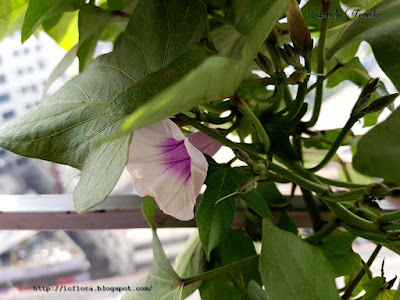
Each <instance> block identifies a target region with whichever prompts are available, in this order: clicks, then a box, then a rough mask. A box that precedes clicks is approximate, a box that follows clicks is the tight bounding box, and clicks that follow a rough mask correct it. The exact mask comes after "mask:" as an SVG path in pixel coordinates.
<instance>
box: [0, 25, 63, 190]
mask: <svg viewBox="0 0 400 300" xmlns="http://www.w3.org/2000/svg"><path fill="white" fill-rule="evenodd" d="M64 53H65V51H64V50H63V49H61V48H60V47H59V46H57V45H56V44H55V43H54V42H53V40H52V39H51V38H49V37H48V36H46V35H45V34H39V35H37V36H34V37H31V38H30V39H29V40H28V41H26V42H25V43H24V44H23V45H22V44H21V35H20V33H19V32H15V33H14V34H12V35H10V36H8V37H7V38H5V39H4V40H3V41H2V42H1V43H0V126H4V125H5V124H7V123H9V122H10V121H11V120H13V119H15V118H17V117H20V116H22V115H24V114H26V113H28V112H29V111H30V110H32V109H33V108H35V107H36V106H37V105H39V103H40V101H41V99H42V96H43V95H42V94H43V87H44V85H45V83H46V80H47V78H48V77H49V75H50V74H51V72H52V70H53V69H54V67H55V66H56V65H57V63H58V62H59V61H60V60H61V59H62V57H63V55H64ZM62 80H63V81H64V82H65V81H66V78H64V79H62ZM54 171H55V169H54V166H52V164H50V163H47V162H42V161H38V160H33V159H28V158H25V157H21V156H18V155H15V154H13V153H11V152H9V151H7V150H5V149H2V148H0V193H1V194H16V193H19V194H24V193H32V192H33V193H35V192H36V193H53V192H56V186H57V184H55V182H54ZM52 173H53V174H52Z"/></svg>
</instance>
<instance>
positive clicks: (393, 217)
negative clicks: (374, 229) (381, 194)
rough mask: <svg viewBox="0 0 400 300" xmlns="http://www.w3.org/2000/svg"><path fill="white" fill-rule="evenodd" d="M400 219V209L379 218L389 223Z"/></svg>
mask: <svg viewBox="0 0 400 300" xmlns="http://www.w3.org/2000/svg"><path fill="white" fill-rule="evenodd" d="M397 220H400V210H398V211H395V212H391V213H388V214H385V215H383V216H382V217H380V218H379V221H380V222H382V223H389V222H393V221H397Z"/></svg>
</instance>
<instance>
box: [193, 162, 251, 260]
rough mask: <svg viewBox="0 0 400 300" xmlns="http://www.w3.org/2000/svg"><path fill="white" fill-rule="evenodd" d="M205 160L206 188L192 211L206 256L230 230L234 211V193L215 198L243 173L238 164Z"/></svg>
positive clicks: (230, 190) (230, 189)
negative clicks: (207, 165)
mask: <svg viewBox="0 0 400 300" xmlns="http://www.w3.org/2000/svg"><path fill="white" fill-rule="evenodd" d="M208 162H209V167H208V175H207V180H206V182H205V184H206V185H207V189H206V191H205V192H204V195H203V199H202V201H201V202H200V205H199V207H198V209H197V211H196V223H197V226H198V228H199V234H200V240H201V243H202V245H203V247H204V251H205V252H206V255H207V259H208V260H209V259H210V253H211V251H212V250H213V249H214V248H215V247H217V246H218V244H219V243H220V242H221V241H222V240H223V239H224V238H225V236H226V234H227V233H228V232H229V231H230V228H231V225H232V222H233V218H234V216H235V211H236V203H235V195H232V196H230V197H228V198H226V199H223V200H222V201H220V202H218V203H216V202H217V201H218V200H220V199H221V198H222V197H226V196H228V195H231V194H232V193H234V192H235V191H236V189H237V188H238V186H239V184H240V183H241V181H243V180H244V179H245V176H243V175H244V174H242V173H241V172H240V169H239V168H229V166H227V165H218V164H216V163H215V162H214V161H213V160H212V159H210V158H209V159H208Z"/></svg>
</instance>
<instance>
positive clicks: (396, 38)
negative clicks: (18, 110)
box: [0, 0, 400, 300]
mask: <svg viewBox="0 0 400 300" xmlns="http://www.w3.org/2000/svg"><path fill="white" fill-rule="evenodd" d="M289 1H292V2H291V5H292V8H293V7H294V8H297V5H296V3H294V2H293V1H294V0H284V1H282V0H280V1H279V0H231V1H227V0H204V1H201V0H192V1H185V0H168V1H167V0H165V1H159V0H100V1H83V0H67V1H61V0H56V1H49V0H43V1H42V0H40V1H39V0H30V1H29V4H28V1H26V0H16V1H14V0H13V1H7V0H0V38H2V37H4V36H6V35H7V34H10V33H12V32H14V31H15V30H19V29H22V41H25V40H26V39H28V38H29V37H30V36H31V35H32V34H33V33H35V32H37V31H38V30H44V31H45V32H46V33H47V34H48V35H49V36H51V37H52V38H53V39H54V40H55V41H56V42H57V43H58V44H59V45H60V46H61V47H63V48H64V49H66V50H68V53H67V54H66V55H65V57H64V58H63V60H62V61H61V62H60V63H59V65H58V66H57V67H56V68H55V70H54V71H53V73H52V74H51V76H50V78H49V80H48V82H47V84H46V85H45V88H44V90H45V91H44V94H46V92H47V90H48V88H49V87H50V86H51V85H52V84H53V83H54V82H55V80H56V79H57V78H59V77H60V76H61V75H62V74H63V73H64V72H65V70H66V69H67V68H68V67H69V66H70V65H71V64H72V62H73V61H74V60H75V58H76V57H78V58H79V63H80V66H79V67H80V74H79V75H78V76H76V77H75V78H73V79H72V80H70V81H69V82H67V83H66V84H65V85H64V86H63V87H62V88H61V89H60V90H59V91H57V92H56V93H54V94H53V95H51V96H49V97H48V98H45V99H44V100H43V102H42V103H41V105H40V106H39V107H38V108H36V109H35V110H34V111H32V112H30V113H28V114H27V115H25V116H23V117H21V118H19V119H17V120H15V121H14V122H11V123H10V124H8V125H7V126H6V127H4V128H1V129H0V146H1V147H3V148H5V149H8V150H10V151H12V152H15V153H17V154H19V155H23V156H27V157H33V158H40V159H44V160H48V161H52V162H57V163H61V164H66V165H70V166H72V167H74V168H76V169H79V170H81V177H80V181H79V183H78V185H77V187H76V189H75V191H74V195H73V199H74V204H75V207H76V210H77V211H78V212H79V213H85V212H86V211H88V210H89V209H91V208H93V207H95V206H96V205H98V204H99V203H101V202H102V201H104V199H106V197H107V196H108V195H109V193H110V192H111V190H112V189H113V188H114V186H115V184H116V182H117V180H118V179H119V177H120V175H121V172H122V170H123V169H124V167H125V166H126V164H127V162H128V160H129V157H128V153H129V150H133V151H136V149H139V150H140V148H139V147H137V145H135V144H132V143H131V138H132V133H133V132H134V131H135V130H138V129H140V128H142V127H145V126H148V125H151V124H154V123H156V122H158V121H161V120H164V119H167V118H170V119H171V120H172V121H174V122H175V124H177V125H178V126H179V127H180V128H181V130H182V132H183V133H184V134H185V135H186V134H187V135H189V134H190V133H191V132H193V131H195V130H200V131H202V132H203V133H205V134H206V135H208V136H209V137H211V138H213V139H214V140H217V141H219V142H220V143H221V144H222V145H223V146H225V147H228V148H231V149H232V150H233V153H234V154H235V155H236V156H237V157H236V158H234V159H232V160H231V161H230V162H229V163H227V164H218V163H216V162H215V161H214V160H213V159H212V158H210V157H208V156H206V157H207V163H208V173H207V174H203V175H204V176H206V175H207V178H206V179H205V182H204V183H205V185H206V186H207V188H206V190H205V192H204V195H203V197H199V198H202V200H201V201H200V203H199V204H198V205H197V206H196V214H195V216H196V220H195V221H196V223H197V227H198V230H199V233H198V234H196V235H194V236H193V237H192V238H191V239H190V240H189V241H188V244H187V246H186V248H185V250H184V252H183V253H182V254H181V255H180V256H179V257H178V259H177V260H176V263H175V269H176V271H175V270H174V269H173V268H172V267H171V265H170V264H169V262H168V259H167V257H166V255H165V253H164V251H163V249H162V246H161V243H160V240H159V238H158V237H157V233H156V230H155V227H154V213H155V209H156V202H158V203H160V202H159V200H160V199H159V196H160V195H157V193H155V195H154V198H155V199H153V198H146V199H145V200H144V202H143V205H142V210H143V214H144V215H145V217H146V219H147V221H148V222H149V223H150V226H151V228H152V231H153V240H154V242H153V244H154V246H153V249H154V250H153V251H154V263H153V266H152V269H151V272H150V274H149V276H148V277H147V279H146V280H144V281H142V282H140V283H137V284H135V285H134V287H136V286H148V287H149V288H150V287H151V291H150V292H149V291H142V292H138V291H136V290H135V291H133V292H131V293H127V294H126V295H125V297H124V299H184V298H185V297H187V296H188V295H190V294H191V293H193V292H194V291H195V290H196V289H198V290H199V291H200V294H201V296H202V298H203V299H225V298H226V299H232V300H234V299H264V300H265V299H272V300H274V299H296V300H298V299H300V300H302V299H306V300H309V299H327V300H330V299H339V291H338V290H337V289H336V288H335V278H338V277H340V276H345V277H346V280H347V286H346V287H345V295H346V294H352V293H353V294H356V293H358V292H360V291H361V290H362V287H363V288H364V289H365V292H366V294H365V295H364V296H363V297H362V298H361V299H367V300H368V299H382V300H383V299H388V300H392V299H396V298H395V297H397V298H399V297H400V295H399V293H397V295H396V291H393V290H390V288H392V287H391V285H392V283H393V281H392V282H386V279H385V278H383V275H382V277H377V278H373V279H372V277H373V276H372V274H370V271H369V270H368V266H367V265H366V264H364V263H362V261H361V258H360V256H359V255H358V254H357V253H354V251H353V249H352V242H353V241H354V239H355V237H356V236H359V237H363V238H366V239H370V240H372V241H374V242H375V243H376V244H380V245H382V246H384V247H386V248H388V249H390V250H392V251H394V252H395V253H397V254H400V234H399V232H400V224H399V219H400V212H393V213H386V214H385V213H384V212H383V211H382V209H381V208H380V202H379V201H377V200H380V199H382V198H384V197H387V196H391V197H397V196H398V195H399V194H400V193H399V190H400V175H399V172H398V171H397V169H399V168H400V164H399V161H400V160H399V153H400V152H399V150H400V145H399V140H400V136H399V134H398V132H399V128H400V123H399V122H400V121H399V120H400V109H399V108H398V109H397V110H395V106H396V104H393V101H394V100H395V98H396V97H397V96H398V94H397V93H394V91H391V89H392V88H393V87H392V86H391V85H388V88H386V86H385V85H384V84H383V82H382V81H385V79H383V78H382V81H380V80H379V79H373V78H371V77H370V74H369V72H370V73H371V74H372V72H373V71H372V70H371V69H372V68H371V65H370V64H369V61H373V60H371V59H369V56H370V53H369V52H368V51H359V50H363V49H364V48H361V49H359V46H360V43H361V42H362V41H367V42H368V43H369V44H370V45H371V47H372V50H373V54H374V55H375V57H376V59H377V61H378V63H379V65H380V67H381V69H382V70H383V72H384V73H386V75H388V77H389V78H390V79H391V80H392V82H393V83H394V85H395V87H397V88H399V87H400V77H399V75H398V72H397V69H398V68H399V60H398V59H397V57H399V54H400V53H399V47H397V46H396V45H397V44H399V42H400V31H399V30H398V23H399V22H398V15H399V14H400V1H399V0H386V1H380V0H368V1H360V0H342V1H331V4H330V9H329V12H330V13H334V12H335V11H336V13H338V14H339V16H338V18H337V19H336V18H329V20H328V21H327V23H326V22H323V21H322V18H320V17H318V16H317V15H318V14H319V13H320V10H321V9H322V5H323V3H325V4H327V3H328V2H330V1H320V0H310V1H307V3H306V5H305V6H304V7H303V8H302V13H297V14H296V13H294V14H291V13H289V14H288V15H290V18H289V21H287V20H285V19H283V18H284V17H285V15H286V14H287V13H288V12H287V8H288V4H289ZM297 2H300V1H297ZM373 6H375V7H373ZM347 7H350V8H362V9H370V11H369V12H367V13H372V12H374V13H379V14H380V17H376V18H365V17H357V18H356V19H355V20H350V19H348V18H345V17H344V13H345V12H344V10H345V8H347ZM25 11H26V13H25ZM296 11H297V10H296ZM297 12H298V11H297ZM351 12H352V10H348V11H347V13H351ZM359 13H360V12H359ZM24 16H25V17H24ZM288 22H289V23H290V26H289V24H288ZM293 24H294V25H295V24H302V25H303V26H297V27H296V26H293ZM321 24H322V26H321ZM325 25H326V26H325ZM307 26H308V27H309V28H307ZM309 31H311V34H312V37H313V39H314V41H315V42H317V41H318V43H314V44H315V45H314V49H311V48H310V47H311V46H310V43H308V42H307V45H303V46H304V47H305V48H304V47H303V48H304V49H302V50H303V51H301V49H300V48H297V49H295V48H291V46H289V45H288V44H290V43H293V44H294V45H295V46H296V44H299V45H300V44H301V43H302V37H306V39H307V41H308V37H309ZM324 36H325V38H324ZM100 40H104V41H109V42H111V43H113V50H112V51H111V52H110V53H108V54H105V55H102V56H100V57H98V58H93V56H94V52H95V51H94V50H95V48H96V46H97V45H98V42H99V41H100ZM284 44H285V45H284ZM277 47H279V48H280V49H278V48H277ZM282 47H283V49H286V50H284V51H281V49H282ZM306 48H307V49H306ZM308 48H310V49H308ZM305 50H307V51H305ZM288 52H290V53H288ZM309 52H312V53H311V54H310V53H309ZM309 54H310V55H309ZM325 54H327V55H325ZM301 56H303V57H301ZM304 56H305V57H304ZM255 59H256V60H255ZM328 59H329V60H328ZM366 62H367V63H366ZM260 69H261V70H263V71H264V72H265V73H262V72H261V70H260ZM315 81H317V82H316V83H314V82H315ZM346 81H347V82H351V83H353V84H354V85H355V86H356V87H359V88H360V96H359V98H358V100H357V99H348V97H347V95H346V97H344V98H343V101H351V100H354V102H355V101H357V102H356V104H355V107H354V108H353V109H352V111H351V115H350V118H349V119H348V121H347V123H346V125H345V126H344V127H343V128H337V129H329V130H316V128H314V125H315V124H316V123H315V122H316V121H317V120H318V121H319V118H320V116H319V112H320V111H321V105H322V111H323V110H324V105H325V103H324V101H323V100H325V99H327V98H328V97H330V96H332V95H333V94H334V93H335V92H336V91H337V90H338V87H342V86H343V82H346ZM314 88H315V90H314ZM388 90H389V91H390V93H391V94H389V92H388ZM314 91H315V95H314ZM314 96H315V100H314V102H312V101H309V100H312V98H314ZM310 103H312V105H313V109H312V117H311V121H305V119H308V118H309V117H308V114H309V113H311V110H310V109H309V107H308V105H309V104H310ZM339 105H340V104H339ZM386 107H387V108H389V109H390V110H391V111H392V112H393V113H392V114H391V115H390V117H389V118H388V119H387V120H385V121H384V122H382V123H381V124H378V125H376V126H375V127H373V128H372V129H371V130H370V131H369V132H368V133H367V134H365V135H363V136H356V135H355V134H354V133H353V131H352V127H353V125H354V124H356V123H357V122H359V121H360V120H361V118H363V119H364V123H363V125H364V127H367V126H374V125H375V124H376V123H377V120H378V117H379V115H380V114H381V112H382V111H383V110H384V109H385V108H386ZM334 113H342V112H341V111H340V107H339V111H335V112H334ZM344 113H346V114H347V112H344ZM336 127H337V126H336ZM334 128H335V127H334ZM354 132H355V131H354ZM165 138H169V137H165ZM187 143H189V144H190V143H194V142H193V141H192V140H190V138H189V139H187V140H185V143H184V145H185V147H188V145H189V144H187ZM189 146H190V145H189ZM340 146H350V147H351V149H352V151H353V154H354V158H353V160H352V163H350V161H349V160H347V158H346V159H344V158H341V157H339V154H338V153H336V152H337V151H338V148H339V147H340ZM134 147H137V148H136V149H135V148H134ZM132 148H133V149H132ZM139 150H138V151H139ZM188 152H191V151H188ZM191 156H193V155H192V152H191ZM192 159H193V157H192ZM236 159H239V160H240V163H241V164H244V165H241V166H240V167H236V164H237V163H238V161H236ZM185 162H186V160H185ZM330 162H333V163H336V166H337V167H338V172H337V174H336V173H335V174H332V176H330V175H331V174H330V173H329V172H327V173H325V172H322V173H317V174H315V172H316V171H318V170H320V169H322V168H324V167H325V166H326V165H327V164H328V163H330ZM178 163H180V162H178ZM149 165H150V164H149ZM163 166H164V164H163ZM194 167H195V166H194V164H193V165H190V171H191V172H193V171H195V170H194V169H193V168H194ZM205 169H206V168H205V166H204V168H203V169H202V170H203V171H204V173H205ZM160 170H161V168H160ZM328 170H329V169H328ZM333 170H334V171H336V169H335V168H333ZM164 171H165V173H167V172H168V170H164ZM160 172H161V171H160ZM191 174H192V173H190V175H191ZM160 175H165V174H164V173H160ZM335 175H338V177H339V179H336V176H335ZM143 176H145V175H143ZM325 176H326V177H325ZM165 178H166V180H167V181H168V179H169V177H168V176H165ZM187 178H191V177H187ZM380 178H382V179H384V181H380ZM149 182H151V180H149ZM202 183H203V182H199V183H198V184H199V186H200V184H202ZM149 184H152V183H149ZM278 188H279V189H278ZM282 188H283V189H284V190H286V191H287V190H290V189H291V191H292V195H286V196H283V195H282V193H281V192H280V190H282ZM180 189H181V190H185V189H188V186H187V185H186V182H185V184H183V185H182V186H181V187H180ZM298 190H300V191H301V192H302V193H303V195H304V197H303V198H304V199H300V197H299V196H298V195H297V194H296V193H297V191H298ZM148 191H149V190H147V191H146V192H148ZM192 192H193V191H191V193H192ZM193 194H194V193H193ZM179 196H181V195H178V194H177V197H176V199H175V198H174V199H171V200H170V201H178V200H177V199H180V197H179ZM195 196H197V195H194V197H195ZM313 199H315V200H316V201H312V200H313ZM185 200H187V199H185ZM304 200H305V201H304ZM175 204H176V203H174V207H179V205H175ZM327 210H328V211H330V212H331V213H332V214H333V215H334V216H335V219H334V220H332V221H330V222H329V223H327V222H325V221H324V220H325V218H324V215H323V214H322V212H323V213H326V212H327ZM299 211H301V212H302V214H304V213H305V212H307V213H309V215H310V218H311V221H312V222H311V223H312V224H313V227H314V228H313V230H314V232H313V234H312V235H311V236H309V237H305V236H304V235H305V233H306V232H307V230H303V229H301V230H299V228H298V227H297V225H296V224H295V223H294V222H293V220H292V219H291V217H293V219H295V220H296V223H298V215H297V214H298V212H299ZM289 213H290V215H289ZM234 221H235V222H234ZM233 223H235V225H239V226H240V227H239V230H233V229H232V228H231V227H232V224H233ZM273 223H275V224H277V227H275V226H274V225H273ZM339 226H340V228H341V230H343V229H342V228H345V229H346V230H347V231H348V232H344V231H339V230H338V229H337V228H338V227H339ZM303 239H304V240H303ZM260 241H261V243H259V242H260ZM256 249H257V250H256ZM377 249H378V250H379V249H380V248H379V247H378V248H377ZM257 253H261V254H260V255H258V254H257ZM374 253H375V254H376V253H377V252H374ZM371 261H372V259H371ZM371 261H369V262H368V263H367V264H368V265H369V264H370V263H371ZM361 265H362V266H361ZM363 268H364V269H363ZM360 270H367V275H366V276H361V275H360V276H357V275H358V274H360V273H359V272H360ZM370 279H372V280H370ZM367 280H370V281H368V282H367ZM349 281H350V282H351V283H352V284H348V282H349ZM396 300H398V299H396Z"/></svg>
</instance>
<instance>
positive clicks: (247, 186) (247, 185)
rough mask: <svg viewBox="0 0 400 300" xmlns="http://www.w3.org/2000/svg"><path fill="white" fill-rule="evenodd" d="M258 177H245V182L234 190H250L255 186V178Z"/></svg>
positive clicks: (241, 192)
mask: <svg viewBox="0 0 400 300" xmlns="http://www.w3.org/2000/svg"><path fill="white" fill-rule="evenodd" d="M258 179H259V177H254V178H250V179H247V180H246V181H245V182H243V183H242V184H241V185H240V186H239V187H238V188H237V190H236V192H237V193H238V194H247V193H248V192H250V191H251V190H253V189H255V188H256V187H257V180H258Z"/></svg>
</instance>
